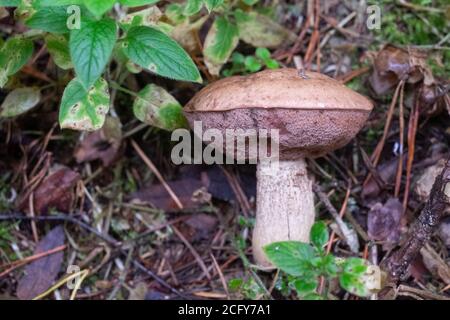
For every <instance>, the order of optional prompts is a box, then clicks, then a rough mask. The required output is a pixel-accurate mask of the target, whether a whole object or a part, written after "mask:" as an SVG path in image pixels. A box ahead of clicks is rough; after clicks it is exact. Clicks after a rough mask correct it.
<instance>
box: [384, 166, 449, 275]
mask: <svg viewBox="0 0 450 320" xmlns="http://www.w3.org/2000/svg"><path fill="white" fill-rule="evenodd" d="M449 182H450V158H449V159H448V160H447V163H446V164H445V167H444V169H443V170H442V172H441V174H440V175H439V176H438V177H437V178H436V180H435V181H434V184H433V187H432V189H431V192H430V197H429V198H428V201H427V202H426V204H425V207H424V208H423V209H422V212H421V214H420V216H419V217H418V218H417V221H416V223H415V224H414V226H413V227H412V228H411V231H410V235H409V237H408V239H407V240H406V242H405V243H404V244H403V245H402V247H401V248H400V249H399V250H398V251H396V252H395V253H394V254H393V255H392V256H391V257H389V258H388V259H386V260H385V261H384V262H383V264H382V266H383V267H384V268H385V269H387V271H388V272H389V274H390V276H391V280H392V281H394V282H396V281H398V280H401V279H404V278H405V276H406V274H407V270H408V267H409V265H410V264H411V262H412V261H413V260H414V258H415V257H416V256H417V254H418V253H419V251H420V249H421V248H422V247H423V246H424V244H425V243H426V242H427V241H428V240H429V239H430V237H431V235H432V234H433V231H434V229H435V228H436V226H437V225H438V224H439V222H440V220H441V218H442V217H443V215H444V211H445V208H446V206H447V205H448V204H449V199H448V198H447V196H446V195H445V187H446V186H447V184H448V183H449Z"/></svg>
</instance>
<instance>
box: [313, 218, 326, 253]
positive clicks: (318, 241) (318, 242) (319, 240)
mask: <svg viewBox="0 0 450 320" xmlns="http://www.w3.org/2000/svg"><path fill="white" fill-rule="evenodd" d="M309 237H310V241H311V243H312V244H313V245H315V246H316V247H317V248H322V247H323V246H324V245H326V244H327V242H328V229H327V225H326V224H325V223H324V222H323V221H318V222H316V223H314V225H313V226H312V228H311V233H310V236H309Z"/></svg>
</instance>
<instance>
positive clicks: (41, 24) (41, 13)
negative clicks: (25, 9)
mask: <svg viewBox="0 0 450 320" xmlns="http://www.w3.org/2000/svg"><path fill="white" fill-rule="evenodd" d="M67 17H68V15H67V12H66V7H44V8H40V9H38V10H37V11H36V12H34V13H33V15H32V16H31V17H30V18H28V19H27V20H26V21H25V25H26V26H28V27H29V28H31V29H39V30H43V31H46V32H52V33H65V32H69V29H68V28H67Z"/></svg>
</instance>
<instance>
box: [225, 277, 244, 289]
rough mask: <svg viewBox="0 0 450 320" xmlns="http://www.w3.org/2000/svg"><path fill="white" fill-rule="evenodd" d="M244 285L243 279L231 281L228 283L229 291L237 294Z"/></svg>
mask: <svg viewBox="0 0 450 320" xmlns="http://www.w3.org/2000/svg"><path fill="white" fill-rule="evenodd" d="M243 283H244V280H242V279H231V280H230V281H228V289H230V291H232V292H236V291H238V290H239V289H240V288H241V286H242V284H243Z"/></svg>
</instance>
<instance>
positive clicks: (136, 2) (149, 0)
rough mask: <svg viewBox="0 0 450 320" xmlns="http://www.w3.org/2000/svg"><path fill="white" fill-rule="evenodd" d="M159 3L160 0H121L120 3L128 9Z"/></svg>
mask: <svg viewBox="0 0 450 320" xmlns="http://www.w3.org/2000/svg"><path fill="white" fill-rule="evenodd" d="M157 2H159V0H119V3H120V4H121V5H124V6H127V7H140V6H145V5H149V4H155V3H157Z"/></svg>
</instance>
